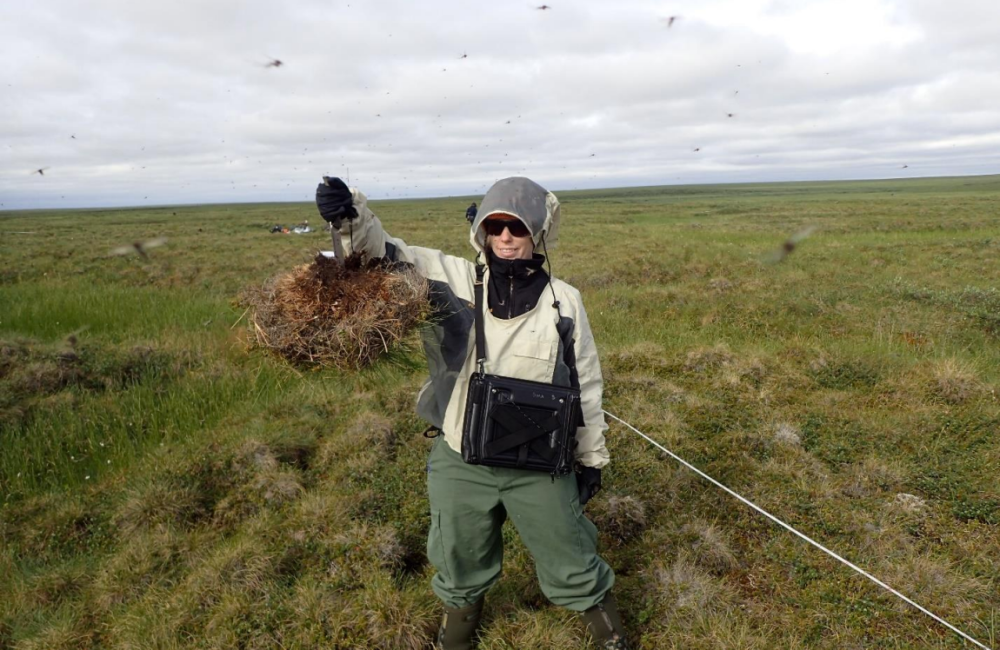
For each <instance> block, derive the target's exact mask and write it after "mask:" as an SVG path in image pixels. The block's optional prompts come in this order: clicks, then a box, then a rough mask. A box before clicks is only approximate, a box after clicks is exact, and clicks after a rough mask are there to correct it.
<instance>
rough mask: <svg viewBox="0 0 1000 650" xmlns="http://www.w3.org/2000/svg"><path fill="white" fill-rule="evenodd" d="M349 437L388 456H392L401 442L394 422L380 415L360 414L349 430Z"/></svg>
mask: <svg viewBox="0 0 1000 650" xmlns="http://www.w3.org/2000/svg"><path fill="white" fill-rule="evenodd" d="M347 437H348V438H350V439H351V440H354V441H357V442H359V443H363V444H364V446H365V447H372V448H375V449H378V450H380V451H382V452H385V453H387V454H391V453H392V452H393V451H394V450H395V448H396V445H397V443H398V442H399V439H398V436H397V434H396V432H395V431H394V430H393V427H392V421H391V420H389V418H387V417H385V416H384V415H382V414H380V413H372V412H363V413H360V414H359V415H358V416H357V417H356V418H355V419H354V422H353V423H352V424H351V425H350V426H349V427H348V429H347Z"/></svg>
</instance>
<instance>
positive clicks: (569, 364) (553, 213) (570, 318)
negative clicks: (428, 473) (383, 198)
mask: <svg viewBox="0 0 1000 650" xmlns="http://www.w3.org/2000/svg"><path fill="white" fill-rule="evenodd" d="M505 184H506V185H505ZM351 192H352V194H353V197H354V208H355V209H356V210H357V212H358V217H357V218H356V219H353V220H352V221H350V222H348V221H346V220H345V221H344V222H343V225H342V226H341V229H340V233H341V237H342V239H343V242H344V249H345V251H346V252H347V253H348V254H349V253H351V252H354V251H357V252H360V253H362V254H363V256H364V257H365V258H366V259H368V258H381V257H387V258H389V259H391V260H393V261H399V262H406V263H409V264H412V265H413V266H414V267H415V268H416V269H417V271H418V272H419V273H420V274H421V275H423V276H424V277H426V278H427V280H428V281H429V283H430V299H431V303H432V306H433V308H434V310H435V319H434V324H433V325H432V326H431V327H429V328H427V330H426V331H425V332H424V350H425V352H426V353H427V359H428V367H429V369H430V375H431V376H430V378H429V379H428V380H427V382H426V383H425V384H424V386H423V388H422V389H421V390H420V393H419V395H418V397H417V413H418V414H419V415H420V416H421V417H423V418H424V419H426V420H427V421H428V422H430V423H431V424H433V425H434V426H436V427H438V428H440V429H441V430H442V431H443V432H444V438H445V441H446V442H447V443H448V445H449V446H451V448H452V449H454V450H455V451H457V452H461V447H462V424H463V422H462V421H463V418H464V414H465V401H466V393H467V391H468V385H469V378H470V377H471V376H472V374H473V373H474V372H476V359H475V356H476V355H475V347H476V345H475V339H476V336H475V326H474V322H475V313H474V302H473V301H474V292H473V285H474V282H475V277H476V271H475V265H474V264H473V263H472V262H470V261H468V260H466V259H462V258H460V257H453V256H451V255H445V254H444V253H442V252H441V251H439V250H435V249H432V248H422V247H419V246H410V245H409V244H407V243H405V242H404V241H402V240H401V239H396V238H394V237H390V236H389V235H388V234H387V233H386V232H385V230H384V229H383V228H382V223H381V222H380V221H379V219H378V217H376V216H375V214H374V213H372V211H371V210H370V209H369V208H368V200H367V198H366V197H365V195H364V194H363V193H361V192H360V191H359V190H358V189H356V188H352V189H351ZM491 195H492V197H491ZM491 198H492V200H491ZM482 203H483V205H482V207H481V208H480V210H479V214H478V215H477V218H476V219H475V221H474V222H473V224H472V230H471V232H470V241H471V243H472V246H473V248H475V249H476V251H477V252H478V253H484V247H485V241H483V233H482V231H481V230H480V228H479V225H480V224H481V223H482V222H483V221H484V220H485V219H486V218H487V217H489V216H490V215H491V214H496V213H498V212H503V213H505V214H511V215H513V216H515V217H518V218H519V219H521V221H523V222H525V223H526V224H527V225H528V227H529V230H530V231H531V232H532V236H533V239H534V241H535V244H536V248H537V245H538V243H539V241H540V239H541V237H542V236H543V235H544V236H545V239H546V246H548V247H551V246H552V245H553V244H554V243H555V236H556V234H557V232H556V231H557V228H558V225H559V202H558V200H557V199H556V197H555V195H554V194H552V193H551V192H546V191H545V190H544V189H543V188H541V186H539V185H537V184H535V183H534V182H532V181H530V180H528V179H524V178H511V179H504V180H502V181H499V182H498V183H497V184H496V185H494V186H493V188H492V189H491V190H490V191H489V192H488V193H487V195H486V197H484V199H483V202H482ZM491 208H492V209H491ZM519 213H523V214H519ZM485 282H486V283H487V284H486V285H484V286H488V283H489V268H488V267H487V270H486V277H485ZM552 289H553V290H554V291H555V295H556V299H557V300H558V301H559V307H558V309H556V308H554V307H553V306H552V302H553V301H552V300H550V298H551V297H552V296H551V292H550V290H549V289H546V290H545V292H544V293H543V297H542V299H541V300H540V301H539V303H538V304H537V305H535V306H534V307H533V308H532V309H531V310H530V311H528V312H527V313H525V314H522V315H521V316H517V317H514V318H511V319H507V320H505V319H501V318H497V317H495V316H493V314H491V313H490V311H489V310H488V309H486V310H484V312H485V313H484V318H485V333H486V365H485V371H486V372H487V373H490V374H495V375H502V376H507V377H516V378H519V379H527V380H532V381H540V382H545V383H551V384H556V385H560V386H570V387H577V388H579V389H580V395H581V406H582V408H583V419H584V423H585V425H584V426H582V427H580V428H579V429H578V430H577V433H576V439H577V448H576V458H577V460H578V462H580V463H581V464H582V465H585V466H588V467H597V468H600V467H604V466H605V465H607V464H608V461H609V455H608V450H607V447H606V446H605V440H604V432H605V431H606V430H607V428H608V426H607V423H606V422H605V421H604V412H603V410H602V407H601V395H602V389H603V380H602V378H601V366H600V362H599V361H598V358H597V346H596V345H595V343H594V337H593V335H592V334H591V331H590V324H589V322H588V321H587V314H586V312H585V311H584V309H583V301H582V299H581V297H580V292H579V291H577V290H576V289H574V288H573V287H572V286H570V285H568V284H566V283H565V282H563V281H561V280H558V279H556V278H552ZM483 300H484V301H485V300H486V298H485V292H484V297H483Z"/></svg>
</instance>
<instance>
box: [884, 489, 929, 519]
mask: <svg viewBox="0 0 1000 650" xmlns="http://www.w3.org/2000/svg"><path fill="white" fill-rule="evenodd" d="M890 505H891V506H892V508H893V509H895V510H898V511H899V512H903V513H906V514H919V513H922V512H924V511H925V510H926V509H927V502H926V501H924V499H922V498H921V497H918V496H917V495H915V494H907V493H906V492H900V493H898V494H897V495H896V496H894V497H893V498H892V503H891V504H890Z"/></svg>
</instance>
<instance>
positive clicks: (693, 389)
mask: <svg viewBox="0 0 1000 650" xmlns="http://www.w3.org/2000/svg"><path fill="white" fill-rule="evenodd" d="M557 193H558V194H559V195H560V199H561V200H562V202H563V217H564V223H563V228H562V233H561V237H562V245H561V247H560V248H558V249H556V250H554V251H552V265H553V269H554V271H555V274H556V275H557V276H558V277H562V278H565V279H567V280H569V281H570V282H572V283H574V284H575V285H576V286H577V287H578V288H579V289H580V290H581V292H582V293H583V296H584V304H585V306H586V308H587V310H588V315H589V318H590V321H591V324H592V327H593V330H594V334H595V338H596V340H597V345H598V349H599V352H600V355H601V360H602V365H603V369H604V374H605V380H606V383H605V408H607V409H608V410H609V411H610V412H612V413H614V414H616V415H618V416H620V417H622V418H624V419H625V420H627V421H629V422H631V423H632V424H634V425H635V426H637V427H638V428H640V429H641V430H643V431H644V432H646V433H647V434H649V435H650V436H652V437H653V438H654V439H656V440H657V441H659V442H660V443H661V444H663V445H665V446H667V447H668V448H670V449H671V450H673V451H675V452H676V453H678V454H679V455H681V456H682V457H683V458H685V459H687V460H688V461H690V462H692V463H694V464H695V465H697V466H698V467H700V468H701V469H703V470H705V471H707V472H708V473H709V474H711V475H712V476H714V477H716V478H717V479H719V480H721V481H723V482H724V483H726V484H727V485H729V486H730V487H732V488H733V489H735V490H737V491H738V492H740V493H742V494H744V495H745V496H747V497H748V498H750V499H752V500H753V501H755V502H756V503H758V504H760V505H761V506H762V507H764V508H766V509H767V510H769V511H770V512H772V513H774V514H775V515H776V516H778V517H780V518H782V519H784V520H786V521H788V522H789V523H791V524H792V525H794V526H795V527H797V528H798V529H800V530H802V531H803V532H804V533H806V534H808V535H810V536H813V537H814V538H816V539H817V540H818V541H820V542H821V543H823V544H825V545H827V546H829V547H830V548H832V549H833V550H835V551H837V552H839V553H841V554H843V555H844V556H846V557H847V558H848V559H849V560H851V561H853V562H855V563H857V564H858V565H860V566H862V567H864V568H866V569H868V570H870V571H871V572H872V573H874V574H875V575H877V576H879V577H880V578H882V579H884V580H886V581H887V582H888V583H889V584H890V585H892V586H894V587H895V588H898V589H900V590H901V591H903V592H904V593H906V594H907V595H909V596H911V597H912V598H914V599H915V600H917V601H918V602H920V603H921V604H923V605H925V606H927V607H928V608H929V609H931V610H932V611H934V612H935V613H937V614H939V615H941V616H943V617H944V618H945V619H947V620H949V621H951V622H952V623H954V624H956V625H957V626H958V627H960V628H961V629H964V630H966V631H968V632H969V633H970V634H972V635H973V636H975V637H977V638H979V639H981V640H983V641H984V642H986V643H987V644H991V645H995V644H996V642H997V639H998V637H1000V595H998V592H997V590H996V585H997V584H1000V568H998V564H997V562H996V558H997V557H998V556H1000V488H998V485H1000V484H998V482H997V480H996V477H997V476H998V475H1000V437H998V436H997V432H998V431H1000V403H998V401H997V393H996V392H997V388H998V382H1000V371H998V368H1000V351H998V348H997V333H998V330H997V323H1000V312H998V305H1000V303H998V299H997V287H998V286H1000V267H998V266H997V265H996V264H994V263H992V260H993V259H994V258H995V254H996V251H997V242H998V241H1000V225H998V224H997V222H996V214H997V213H998V212H1000V178H998V177H980V178H970V179H925V180H919V181H883V182H857V183H829V184H823V183H802V184H799V183H796V184H766V185H746V186H706V187H661V188H633V189H622V190H600V191H592V192H557ZM469 200H470V199H469V198H468V197H459V198H450V199H439V200H423V201H392V202H381V203H380V202H372V205H373V209H374V210H375V211H376V213H377V214H378V215H379V216H380V218H381V220H382V222H383V223H384V224H385V225H386V227H387V228H388V229H389V230H390V232H391V233H392V234H393V235H394V236H397V237H402V238H403V239H405V240H407V241H408V242H411V243H414V244H419V245H422V246H431V247H436V248H440V249H442V250H444V251H445V252H446V253H449V254H453V255H460V256H466V257H469V258H471V256H472V251H471V249H470V248H469V247H468V243H467V239H468V233H467V225H466V222H465V221H464V219H463V215H464V210H465V206H466V205H467V204H468V202H469ZM915 204H920V205H921V207H922V209H921V210H917V211H914V209H913V206H914V205H915ZM314 211H315V208H314V207H313V206H311V205H307V204H302V205H240V206H235V205H234V206H188V207H175V208H170V209H169V210H163V209H144V210H81V211H73V212H31V213H27V212H25V213H9V212H8V213H0V227H2V229H3V230H4V231H32V232H35V233H37V234H34V235H30V234H24V235H21V234H17V235H9V236H8V235H7V234H3V235H2V236H0V259H3V260H4V266H5V269H4V270H3V271H2V272H0V489H2V495H0V497H2V502H0V587H2V589H0V648H12V649H13V648H16V649H18V650H27V649H33V648H38V649H41V648H45V649H46V650H50V649H53V648H73V649H74V650H79V649H83V650H87V649H95V650H96V649H98V648H118V649H126V648H128V649H131V648H159V649H164V650H167V649H181V648H184V649H185V650H186V649H188V648H234V649H235V648H241V649H254V648H275V647H285V648H319V647H323V648H345V649H347V648H384V649H387V650H388V649H400V648H402V649H414V650H416V649H420V648H427V647H429V644H430V642H431V639H432V637H433V634H434V630H435V628H436V625H437V620H438V618H437V617H438V611H439V609H438V607H439V605H438V602H437V600H436V598H435V596H434V595H433V593H432V592H431V590H430V586H429V581H430V577H431V575H432V573H433V569H432V568H431V567H430V566H429V564H428V562H427V559H426V556H425V543H426V535H427V531H428V528H429V520H428V510H427V498H426V491H425V487H424V484H425V480H426V477H425V462H426V455H427V453H428V450H429V442H428V441H427V440H426V439H425V438H424V437H423V436H421V435H420V434H421V432H422V431H423V429H424V427H425V426H426V424H425V423H423V422H421V421H420V420H419V419H418V418H417V417H416V415H415V414H414V413H413V402H414V397H415V395H416V392H417V390H418V389H419V387H420V385H421V383H422V381H423V378H424V375H425V373H426V370H425V368H424V362H423V359H422V356H421V354H420V353H419V352H418V351H416V347H417V346H418V339H417V337H416V335H413V336H411V337H410V338H409V339H407V340H406V341H404V342H403V343H404V345H402V346H400V347H399V349H397V350H396V351H394V352H392V353H390V354H384V355H382V356H381V358H380V359H379V360H378V361H377V362H375V363H374V364H373V365H371V366H370V367H367V368H365V369H363V370H360V371H355V370H346V369H338V368H336V367H325V368H319V369H314V368H311V367H305V366H301V365H299V366H292V365H289V364H288V363H287V362H285V361H284V360H282V359H280V358H277V357H275V356H273V355H270V354H267V353H265V352H263V351H261V350H258V349H255V348H254V345H253V341H251V340H250V339H249V338H248V332H247V330H246V329H245V323H246V320H245V318H244V320H243V321H241V320H240V318H241V316H242V315H243V312H244V310H245V306H240V304H239V301H238V298H239V296H240V295H241V294H242V292H243V291H244V290H246V289H247V288H248V287H251V288H252V287H261V286H264V283H265V281H266V280H267V279H268V278H272V277H275V276H278V275H280V274H282V273H287V272H289V271H290V270H292V269H293V268H295V267H296V266H297V265H303V264H308V263H309V262H310V261H311V260H313V259H314V258H315V256H316V253H317V250H318V249H322V248H326V247H328V244H329V238H328V236H327V235H325V234H324V233H313V234H309V235H302V236H298V235H280V234H270V233H269V229H270V226H271V225H273V224H274V223H293V222H298V221H301V220H302V219H303V218H309V217H313V216H314ZM29 222H30V227H29V226H28V224H29ZM807 226H814V227H815V228H816V230H815V233H814V234H813V235H812V236H811V237H809V238H808V239H806V240H804V241H803V242H801V243H800V244H799V245H798V247H797V248H796V250H795V251H794V252H793V253H792V254H791V255H789V256H788V257H787V258H786V259H784V261H782V262H780V263H776V262H775V261H774V260H775V256H774V252H775V251H777V250H778V249H779V248H780V247H781V245H782V242H783V241H784V240H785V239H786V238H787V237H788V236H789V235H790V234H792V233H795V232H800V231H802V230H803V229H804V228H806V227H807ZM67 232H71V233H73V235H72V236H71V237H65V236H64V235H65V233H67ZM57 233H58V236H55V234H57ZM154 236H164V237H167V244H166V245H164V246H161V247H159V248H156V249H155V250H152V251H150V253H149V257H148V259H144V258H140V257H137V256H136V257H121V256H111V255H109V254H108V251H110V250H112V249H114V248H116V247H118V246H121V245H122V244H123V243H128V242H130V241H143V240H145V239H149V238H151V237H154ZM242 295H245V294H242ZM608 445H609V448H610V451H611V454H612V457H613V460H612V464H611V465H610V466H609V467H608V469H607V471H606V472H605V475H604V485H605V489H604V491H603V492H602V493H600V494H599V495H598V496H597V497H596V498H595V499H594V500H593V501H592V502H591V504H589V505H588V506H587V508H586V512H587V514H588V516H590V517H591V518H592V519H593V520H594V521H595V523H596V524H597V526H598V529H599V532H600V546H601V550H602V553H603V554H604V555H605V557H606V558H607V559H608V560H609V562H610V563H611V565H612V566H613V567H614V568H615V570H616V573H617V586H616V593H617V595H618V600H619V603H620V606H621V609H622V611H623V615H624V619H625V624H626V627H627V628H628V630H629V632H630V635H631V637H632V641H633V644H634V646H635V647H637V648H644V649H647V650H653V649H656V650H660V649H666V648H705V649H708V648H747V649H750V648H760V649H771V648H829V649H834V648H836V649H841V648H861V647H879V648H900V649H903V648H914V647H934V648H956V649H958V648H962V647H968V646H967V645H963V642H962V641H961V639H960V638H958V637H957V636H955V635H954V634H952V633H951V632H949V631H947V630H945V629H942V628H941V627H939V626H938V625H937V624H935V623H934V622H933V621H931V620H930V619H928V618H927V617H925V616H924V615H922V614H920V613H919V612H917V611H915V610H913V609H912V608H910V607H908V606H906V605H904V604H902V603H901V602H900V601H898V600H897V599H895V598H893V597H892V596H891V595H889V594H888V593H886V592H884V591H882V590H880V589H879V588H878V587H876V586H875V585H873V584H871V583H869V582H867V581H865V580H864V579H863V578H861V577H859V576H857V575H856V574H854V573H852V572H850V571H849V570H848V569H846V568H845V567H843V566H841V565H840V564H838V563H836V562H835V561H834V560H832V559H830V558H829V557H827V556H825V555H823V554H821V553H819V552H818V551H817V550H815V549H814V548H812V547H811V546H808V545H807V544H805V543H803V542H802V541H801V540H799V539H797V538H796V537H794V536H792V535H790V534H789V533H787V532H786V531H784V530H782V529H780V528H779V527H777V526H775V525H774V524H772V523H771V522H769V521H768V520H766V519H764V518H763V517H761V516H760V515H758V514H757V513H755V512H753V511H752V510H750V509H748V508H747V507H745V506H743V505H741V504H740V503H738V502H737V501H735V500H734V499H732V498H731V497H730V496H728V495H726V494H725V493H723V492H721V491H719V490H718V489H716V488H714V487H712V486H711V485H709V484H707V483H706V482H704V481H703V480H702V479H700V478H699V477H698V476H696V475H694V474H693V473H692V472H690V471H689V470H686V469H684V468H683V467H681V466H679V465H678V464H676V463H675V462H674V461H672V460H671V459H669V458H667V457H666V456H664V455H663V454H662V453H660V452H659V451H657V450H655V449H654V448H653V447H652V446H650V445H649V444H648V443H647V442H645V441H644V440H642V439H640V438H639V437H638V436H635V435H634V434H632V433H631V432H629V431H628V430H627V429H625V428H624V427H622V426H620V425H618V424H614V423H612V424H611V428H610V431H609V434H608ZM504 538H505V542H506V555H505V561H504V575H503V577H502V578H501V580H500V582H499V583H498V584H497V585H496V586H495V587H494V589H493V591H492V592H491V594H490V595H489V597H488V599H487V605H486V610H485V620H484V626H483V628H482V631H481V634H480V646H479V647H481V648H489V649H495V650H501V649H504V650H513V649H515V648H579V647H584V644H585V643H586V642H587V638H586V631H585V630H584V628H583V626H582V625H581V624H580V622H579V621H578V620H577V618H576V617H575V616H573V615H572V613H570V612H566V611H563V610H560V609H558V608H555V607H553V606H551V605H550V604H549V603H548V602H547V601H546V599H545V598H544V596H543V595H542V594H541V592H540V590H539V588H538V585H537V580H536V578H535V574H534V566H533V564H532V562H531V558H530V555H529V554H528V553H527V550H526V549H525V548H524V546H523V544H522V543H521V542H520V540H519V539H518V538H517V536H516V533H515V531H514V529H513V526H512V525H510V524H507V525H506V526H505V527H504Z"/></svg>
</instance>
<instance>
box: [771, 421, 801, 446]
mask: <svg viewBox="0 0 1000 650" xmlns="http://www.w3.org/2000/svg"><path fill="white" fill-rule="evenodd" d="M773 438H774V441H775V442H776V443H778V444H779V445H789V446H792V447H798V446H800V445H801V444H802V436H801V434H800V432H799V428H798V427H796V426H795V425H794V424H789V423H788V422H779V423H778V424H777V425H775V427H774V436H773Z"/></svg>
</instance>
